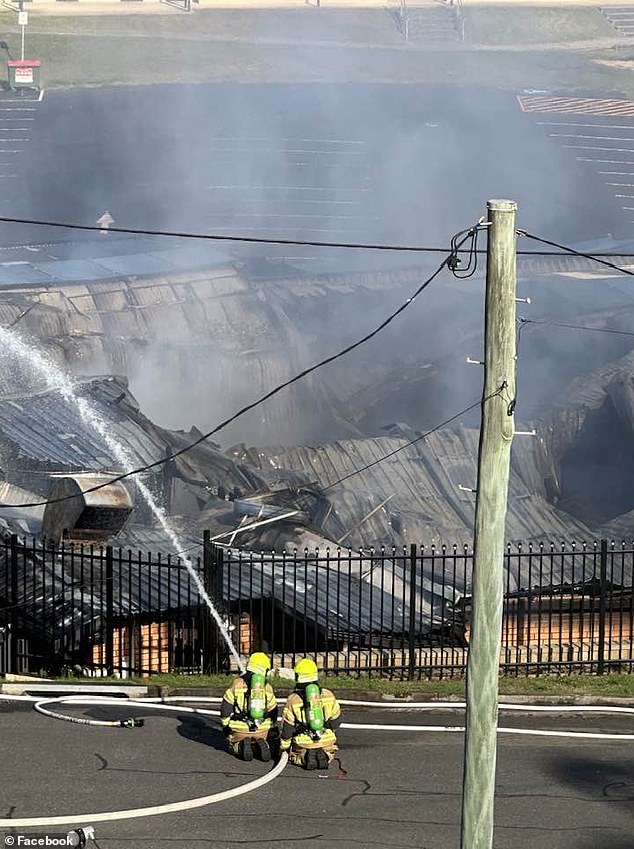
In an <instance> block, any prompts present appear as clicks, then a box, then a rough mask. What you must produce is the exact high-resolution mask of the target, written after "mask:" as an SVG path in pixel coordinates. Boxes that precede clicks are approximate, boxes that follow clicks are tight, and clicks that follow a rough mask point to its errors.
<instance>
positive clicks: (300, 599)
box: [223, 553, 449, 638]
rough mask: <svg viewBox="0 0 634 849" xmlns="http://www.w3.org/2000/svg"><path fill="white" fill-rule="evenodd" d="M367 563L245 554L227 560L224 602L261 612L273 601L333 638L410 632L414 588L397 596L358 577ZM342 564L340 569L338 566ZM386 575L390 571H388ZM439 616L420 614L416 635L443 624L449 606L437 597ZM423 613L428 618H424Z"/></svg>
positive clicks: (356, 559) (418, 615) (357, 559)
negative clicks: (261, 605) (266, 601)
mask: <svg viewBox="0 0 634 849" xmlns="http://www.w3.org/2000/svg"><path fill="white" fill-rule="evenodd" d="M363 562H364V561H363V560H362V559H361V558H359V557H358V556H352V557H351V558H350V559H349V560H348V558H347V557H344V558H342V560H341V561H340V562H338V561H337V560H335V559H334V558H333V561H332V568H329V567H328V566H326V565H324V563H323V561H322V562H320V564H319V565H317V564H316V563H315V562H314V561H311V560H310V559H309V558H306V559H302V558H301V557H300V558H298V559H297V561H295V560H294V559H293V558H290V557H289V558H284V557H282V556H277V557H272V556H261V555H254V556H252V557H251V556H249V555H248V554H247V553H243V554H242V556H240V555H238V556H237V557H234V558H229V559H226V560H225V565H224V569H223V598H224V600H225V601H227V602H228V603H229V604H230V605H231V606H232V607H233V608H235V606H236V604H237V603H238V601H239V600H241V608H242V610H244V611H248V610H249V609H250V608H251V606H252V607H253V610H255V611H257V610H258V603H259V600H260V599H270V600H273V601H274V602H275V604H276V606H277V608H278V609H281V610H282V611H283V612H284V613H286V614H288V615H291V616H295V617H297V618H298V619H299V620H302V619H303V620H307V621H309V622H311V623H316V624H317V626H318V627H319V628H320V629H321V630H322V631H323V632H324V633H325V634H328V635H329V636H330V637H336V636H339V637H340V638H341V637H343V636H345V635H346V634H380V633H384V634H392V633H399V634H401V633H403V632H406V631H408V629H409V604H408V599H409V587H408V586H407V585H404V584H403V588H404V591H403V592H402V593H400V594H393V593H391V592H388V591H386V589H385V588H383V589H382V588H381V587H380V586H377V584H376V583H369V582H367V581H366V580H360V579H359V578H358V577H356V576H355V572H357V571H359V569H360V566H361V565H362V563H363ZM337 565H338V566H339V569H337V568H335V567H336V566H337ZM386 574H387V570H386ZM435 599H436V611H437V615H435V616H434V617H433V623H432V620H431V618H430V617H429V616H428V615H425V612H424V611H419V610H417V611H416V617H415V627H416V633H418V634H425V633H429V631H430V630H431V629H432V625H433V626H434V627H438V626H441V625H442V624H443V621H444V616H443V615H440V611H441V610H442V611H443V614H448V613H449V610H448V608H449V605H448V604H443V603H442V598H441V596H439V595H436V596H435ZM421 614H423V615H421Z"/></svg>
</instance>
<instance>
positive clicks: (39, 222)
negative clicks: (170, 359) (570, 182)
mask: <svg viewBox="0 0 634 849" xmlns="http://www.w3.org/2000/svg"><path fill="white" fill-rule="evenodd" d="M0 223H1V224H27V225H29V226H35V227H57V228H58V229H61V230H80V231H82V232H89V233H90V232H92V233H101V234H102V235H103V234H104V233H118V234H121V235H127V236H161V237H165V238H174V239H198V240H201V241H210V242H239V243H245V244H256V245H290V246H297V247H310V248H343V249H347V250H360V251H363V250H367V251H394V252H401V253H435V254H443V253H447V250H448V249H447V248H446V247H436V246H427V245H399V244H381V243H379V242H325V241H317V240H313V239H282V238H265V237H263V236H240V235H231V234H218V233H196V232H192V231H189V230H156V229H150V228H147V227H112V226H111V227H108V229H107V230H105V229H104V228H102V227H100V226H99V225H97V224H76V223H73V222H70V221H51V220H47V219H41V218H15V217H13V216H9V215H1V216H0ZM518 235H521V236H526V237H527V238H529V239H535V240H536V241H540V242H543V243H544V244H547V245H552V246H553V247H556V248H559V250H556V251H521V250H518V251H517V256H526V257H531V256H534V257H550V256H552V257H556V256H568V255H570V254H575V255H576V256H581V257H585V258H586V259H591V260H596V261H597V262H600V261H601V259H600V258H602V257H615V256H619V257H624V258H628V257H634V253H618V254H617V253H614V251H597V252H596V253H594V254H587V253H583V252H581V251H575V250H574V249H573V248H567V247H566V246H564V245H558V244H557V243H556V242H551V241H548V240H547V239H539V238H538V237H537V236H533V235H531V234H530V233H527V232H526V231H525V230H518ZM466 250H467V252H468V253H469V255H470V256H475V255H478V256H480V255H485V254H486V250H484V249H479V248H477V247H476V246H474V245H472V246H471V247H470V248H468V249H466ZM606 264H607V265H609V266H610V267H613V268H615V269H616V270H617V271H623V273H624V274H627V273H630V274H631V273H632V272H627V271H625V270H624V269H622V268H620V267H619V266H615V265H612V264H611V263H606ZM469 276H470V275H469Z"/></svg>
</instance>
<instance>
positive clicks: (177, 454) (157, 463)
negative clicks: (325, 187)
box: [0, 225, 478, 509]
mask: <svg viewBox="0 0 634 849" xmlns="http://www.w3.org/2000/svg"><path fill="white" fill-rule="evenodd" d="M475 226H476V227H477V226H478V225H475ZM472 230H473V228H472V229H471V230H469V231H467V234H466V235H465V236H464V237H463V239H462V240H461V241H460V242H458V243H455V245H454V248H453V249H452V251H451V252H450V253H448V254H447V256H445V258H444V259H443V261H442V262H441V263H440V265H439V266H438V268H437V269H436V270H435V271H434V272H433V273H432V274H431V275H430V276H429V277H428V278H427V279H426V280H425V281H424V282H423V283H421V284H420V286H419V287H418V288H417V289H416V291H415V292H414V293H413V294H412V295H411V296H410V297H409V298H408V299H407V300H406V301H405V302H404V303H402V304H401V306H400V307H398V308H397V309H396V310H394V311H393V312H392V313H390V315H388V317H387V318H386V319H384V320H383V321H382V322H381V323H380V324H379V325H378V326H377V327H375V328H374V330H371V331H370V332H369V333H366V334H365V336H362V337H361V338H360V339H358V340H357V341H356V342H353V343H351V344H350V345H347V346H346V347H345V348H342V350H340V351H338V352H337V353H336V354H331V355H330V356H329V357H326V358H325V359H323V360H320V361H319V362H318V363H315V364H314V365H312V366H309V367H308V368H305V369H303V370H302V371H300V372H298V373H297V374H296V375H294V376H293V377H291V378H289V379H288V380H286V381H284V382H283V383H279V384H278V385H277V386H275V387H274V388H273V389H271V390H270V391H269V392H266V393H265V394H264V395H262V396H261V397H260V398H258V399H257V400H255V401H252V402H251V403H249V404H246V405H245V406H244V407H242V408H241V409H240V410H238V411H237V412H236V413H234V414H233V415H232V416H230V417H229V418H227V419H225V420H224V421H223V422H221V423H220V424H219V425H217V426H216V427H215V428H213V429H212V430H210V431H208V432H207V433H204V434H202V435H201V436H200V437H198V439H196V440H194V441H193V442H191V443H189V444H188V445H185V446H184V447H183V448H180V449H179V450H178V451H174V452H173V453H170V454H167V455H166V456H164V457H162V458H161V459H160V460H155V461H154V462H153V463H147V464H145V465H143V466H139V467H138V468H136V469H132V470H130V471H129V472H123V473H122V474H120V475H117V476H116V477H113V478H110V479H109V480H107V481H103V482H102V483H100V484H96V485H95V486H92V487H89V488H88V489H85V490H83V493H84V494H87V493H89V492H96V491H97V490H99V489H103V488H104V487H106V486H110V485H111V484H113V483H118V482H119V481H122V480H125V479H126V478H128V477H130V476H132V475H138V474H141V473H143V472H147V471H150V470H151V469H154V468H157V467H158V466H162V465H164V464H165V463H168V462H170V461H171V460H175V459H176V458H177V457H180V456H182V455H183V454H185V453H187V452H188V451H191V450H192V448H195V447H196V446H197V445H200V444H201V443H202V442H205V441H206V440H207V439H209V438H210V437H212V436H214V435H215V434H216V433H218V432H219V431H220V430H222V429H223V428H225V427H227V425H229V424H231V423H232V422H234V421H236V419H238V418H240V417H241V416H243V415H244V414H245V413H248V412H250V411H251V410H253V409H254V408H255V407H258V406H259V405H260V404H263V403H264V402H265V401H268V399H269V398H272V397H273V396H274V395H277V394H278V393H279V392H281V391H282V389H286V388H287V387H288V386H291V385H292V384H293V383H296V382H297V381H299V380H301V379H302V378H304V377H307V376H308V375H309V374H312V372H314V371H317V370H318V369H320V368H323V366H326V365H328V364H329V363H332V362H334V361H335V360H338V359H340V358H341V357H344V356H345V355H346V354H349V353H350V352H351V351H354V350H355V349H356V348H359V347H360V346H361V345H364V344H365V343H366V342H369V341H370V339H373V338H374V337H375V336H377V335H378V334H379V333H380V332H381V331H382V330H384V329H385V328H386V327H387V326H388V325H389V324H391V323H392V322H393V321H394V319H395V318H396V317H397V316H399V315H400V314H401V313H402V312H404V311H405V310H406V309H407V308H408V307H409V306H410V305H411V304H412V303H413V302H414V300H415V299H416V298H417V297H418V296H419V295H420V294H421V292H423V291H424V290H425V289H426V288H427V287H428V286H429V285H430V284H431V283H432V282H433V281H434V280H435V279H436V277H438V275H439V274H440V272H441V271H442V270H443V268H444V267H445V266H449V265H450V263H452V262H453V261H454V259H455V251H456V250H457V249H459V248H460V246H461V245H462V244H463V243H464V242H466V241H467V240H469V239H471V234H472ZM71 498H76V496H75V495H66V496H62V497H60V498H54V499H50V500H46V501H35V502H30V503H26V504H0V509H9V508H15V507H44V506H46V505H47V504H58V503H60V502H62V501H68V500H70V499H71Z"/></svg>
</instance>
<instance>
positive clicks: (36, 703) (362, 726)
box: [0, 694, 634, 831]
mask: <svg viewBox="0 0 634 849" xmlns="http://www.w3.org/2000/svg"><path fill="white" fill-rule="evenodd" d="M2 701H9V702H27V703H32V704H33V707H34V708H35V710H36V711H38V713H41V714H43V715H44V716H47V717H51V718H53V719H60V720H65V721H67V722H74V723H78V724H81V725H93V726H99V727H103V726H106V727H111V728H117V727H118V728H135V727H140V726H142V725H143V720H142V719H138V718H135V717H130V718H129V719H127V720H98V719H87V718H84V717H74V716H68V715H66V714H63V713H58V712H57V711H53V710H51V709H50V706H51V705H53V704H56V705H60V706H61V705H74V706H80V707H97V706H106V705H107V706H113V705H116V706H117V707H119V708H122V707H125V708H126V709H127V708H128V707H133V708H141V709H145V710H162V711H169V712H174V711H176V712H178V713H183V712H185V713H193V714H201V715H203V716H219V714H220V711H218V710H208V709H205V708H194V707H186V706H185V705H183V704H169V702H180V703H182V702H196V703H197V704H206V703H215V704H217V703H218V702H219V701H220V698H218V697H197V696H183V697H180V696H171V697H169V696H168V697H165V698H156V699H142V700H134V699H123V698H112V697H110V698H108V697H102V696H58V697H56V698H44V699H43V698H41V697H39V696H12V695H1V694H0V702H2ZM340 704H342V705H344V706H347V707H372V708H381V709H391V710H398V711H407V710H417V711H425V710H427V711H428V710H439V709H440V710H455V709H460V708H464V707H465V703H464V702H385V701H384V702H363V701H351V700H346V699H341V700H340ZM499 707H500V711H507V710H508V711H525V712H528V713H533V712H543V713H566V712H575V713H603V714H610V713H612V714H620V715H623V714H629V715H633V714H634V707H621V706H612V705H608V706H601V705H553V706H550V705H516V704H500V706H499ZM341 727H342V728H350V729H357V730H360V731H361V730H362V731H388V732H398V731H409V732H425V731H426V732H450V733H462V732H464V730H465V729H464V727H463V726H458V725H455V726H454V725H396V724H393V725H385V724H379V723H354V722H344V723H342V725H341ZM498 731H499V733H501V734H522V735H533V736H544V737H564V738H581V739H593V740H596V739H602V740H619V741H622V742H624V741H634V734H609V733H603V732H588V731H549V730H543V729H532V728H510V727H506V728H505V727H499V728H498ZM287 760H288V756H287V755H286V753H282V755H281V757H280V760H279V761H278V762H277V764H275V765H274V766H273V768H272V769H271V770H270V771H269V772H268V773H266V775H263V776H260V777H259V778H256V779H254V780H253V781H249V782H247V783H246V784H243V785H241V786H239V787H233V788H231V789H229V790H223V791H221V792H218V793H212V794H210V795H207V796H199V797H196V798H194V799H185V800H183V801H180V802H171V803H168V804H164V805H154V806H148V807H144V808H132V809H127V810H123V811H106V812H100V813H94V814H93V813H91V814H69V815H63V816H55V817H48V816H44V817H23V818H20V819H12V818H9V819H0V828H5V829H6V828H31V827H39V828H48V827H52V826H59V825H78V824H80V823H86V822H89V823H96V822H113V821H118V820H123V819H135V818H142V817H150V816H158V815H160V814H169V813H177V812H180V811H187V810H192V809H193V808H202V807H205V806H207V805H213V804H215V803H217V802H224V801H227V800H228V799H233V798H236V797H238V796H242V795H243V794H245V793H250V792H251V791H253V790H257V789H259V788H260V787H264V786H265V785H266V784H269V783H270V782H271V781H273V780H274V779H276V778H277V777H278V776H279V775H280V774H281V773H282V771H283V769H284V767H285V766H286V763H287ZM80 831H81V829H80Z"/></svg>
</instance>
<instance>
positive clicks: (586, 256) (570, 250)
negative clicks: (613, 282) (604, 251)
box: [517, 230, 634, 277]
mask: <svg viewBox="0 0 634 849" xmlns="http://www.w3.org/2000/svg"><path fill="white" fill-rule="evenodd" d="M517 234H518V236H525V237H526V238H527V239H532V240H533V241H534V242H541V243H542V244H543V245H550V246H551V247H552V248H559V249H560V250H562V251H565V253H566V254H572V255H573V256H581V257H583V258H584V259H590V260H592V261H593V262H598V263H599V264H600V265H606V266H607V267H608V268H613V269H614V270H615V271H620V272H621V274H628V275H629V276H630V277H634V271H629V270H628V269H627V268H622V267H621V266H620V265H616V264H615V263H613V262H608V260H606V259H602V258H601V255H600V254H588V253H584V251H576V250H575V249H574V248H569V247H567V246H566V245H560V244H559V243H558V242H553V241H551V240H550V239H542V238H541V237H540V236H534V235H533V234H532V233H528V232H527V231H526V230H518V231H517ZM612 256H614V254H612ZM620 256H627V254H620Z"/></svg>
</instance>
